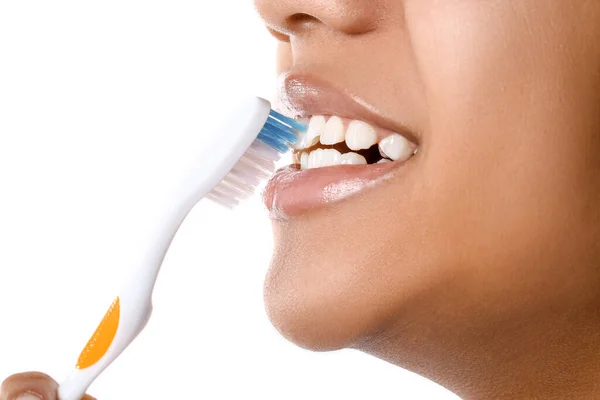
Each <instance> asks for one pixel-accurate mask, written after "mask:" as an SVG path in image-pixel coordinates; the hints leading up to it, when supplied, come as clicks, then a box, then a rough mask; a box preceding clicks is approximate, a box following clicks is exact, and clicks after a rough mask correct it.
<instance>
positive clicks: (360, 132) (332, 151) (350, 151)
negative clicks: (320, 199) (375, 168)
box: [294, 115, 418, 170]
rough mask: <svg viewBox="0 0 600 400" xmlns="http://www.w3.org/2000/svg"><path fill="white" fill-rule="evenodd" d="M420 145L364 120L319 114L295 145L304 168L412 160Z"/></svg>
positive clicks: (312, 119) (311, 120)
mask: <svg viewBox="0 0 600 400" xmlns="http://www.w3.org/2000/svg"><path fill="white" fill-rule="evenodd" d="M417 150H418V146H417V145H416V144H415V143H412V142H411V141H410V140H409V139H407V138H406V137H404V136H402V135H401V134H399V133H395V132H391V131H388V130H385V129H382V128H378V127H376V126H373V125H371V124H369V123H367V122H364V121H361V120H351V119H348V118H342V117H338V116H324V115H316V116H313V117H311V118H309V123H308V130H307V131H306V133H304V134H303V135H302V136H301V137H300V139H299V140H298V142H297V143H296V146H295V152H294V162H295V164H296V165H300V169H302V170H308V169H313V168H323V167H332V166H336V165H367V164H382V163H387V162H392V161H397V162H399V163H403V162H406V161H408V159H410V158H411V157H412V156H413V155H414V154H415V153H416V152H417Z"/></svg>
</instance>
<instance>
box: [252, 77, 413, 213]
mask: <svg viewBox="0 0 600 400" xmlns="http://www.w3.org/2000/svg"><path fill="white" fill-rule="evenodd" d="M282 82H283V88H282V90H281V91H280V96H282V98H281V99H280V103H282V104H283V105H284V109H282V110H281V111H283V112H284V113H285V114H287V115H292V116H296V117H297V118H298V119H299V120H300V121H302V122H304V123H306V124H307V125H308V129H307V131H306V132H305V133H304V134H302V135H301V137H300V138H299V140H298V142H297V143H296V144H295V146H294V152H293V162H292V164H291V165H289V166H288V167H286V168H283V169H281V170H280V171H278V172H277V173H276V174H275V176H274V177H273V178H272V179H271V180H270V181H269V182H268V184H267V186H266V188H265V191H264V192H263V200H264V203H265V205H266V207H267V209H268V210H269V211H270V212H271V218H273V219H287V218H290V217H294V216H298V215H301V214H303V213H305V212H307V211H311V210H315V209H318V208H321V207H324V206H328V205H331V204H333V203H338V202H341V201H342V200H345V199H348V198H350V197H353V196H354V195H357V194H359V193H362V192H364V191H366V190H367V189H369V188H371V187H373V186H375V185H377V184H378V183H380V182H382V181H385V180H387V179H388V178H390V177H392V176H393V175H394V172H395V171H396V170H403V169H404V168H401V167H403V166H404V165H406V164H412V162H410V161H412V159H413V158H416V155H417V154H418V153H419V142H418V140H417V138H416V135H414V134H413V133H412V132H410V131H409V130H408V129H406V128H405V127H403V126H402V125H399V124H395V123H393V122H391V121H389V120H386V119H384V118H382V117H380V116H379V115H378V114H377V113H376V112H374V111H373V108H371V107H368V106H365V105H364V102H361V101H360V100H357V99H356V98H352V96H350V95H348V94H346V93H344V92H343V91H340V90H336V89H334V88H331V87H330V86H328V85H327V84H326V83H323V82H319V81H318V80H316V79H313V78H310V77H308V78H307V77H305V76H292V75H287V76H285V77H284V79H283V80H282Z"/></svg>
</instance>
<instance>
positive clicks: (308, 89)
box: [276, 71, 420, 145]
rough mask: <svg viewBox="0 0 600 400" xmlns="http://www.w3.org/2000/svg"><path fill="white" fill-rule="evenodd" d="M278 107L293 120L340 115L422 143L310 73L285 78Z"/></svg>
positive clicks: (398, 124) (288, 74)
mask: <svg viewBox="0 0 600 400" xmlns="http://www.w3.org/2000/svg"><path fill="white" fill-rule="evenodd" d="M276 105H277V107H278V109H279V110H280V111H281V112H282V113H284V114H287V115H289V116H292V117H297V118H305V117H310V116H313V115H336V116H338V117H343V118H348V119H354V120H361V121H364V122H368V123H371V124H373V125H375V126H378V127H380V128H383V129H387V130H390V131H393V132H397V133H399V134H401V135H402V136H404V137H406V138H407V139H408V140H410V141H411V142H413V143H415V144H417V145H418V144H419V142H420V140H419V137H418V135H417V134H415V133H414V132H412V131H411V130H410V129H409V128H408V127H407V126H406V125H404V124H402V123H401V122H398V121H393V120H391V119H388V118H385V117H384V116H382V115H381V114H380V113H378V112H377V109H376V107H374V106H373V105H371V104H368V103H366V102H365V101H364V100H362V99H361V98H360V97H358V96H357V95H354V94H352V93H348V92H347V91H344V90H342V89H339V88H336V87H335V86H334V85H333V84H331V83H330V82H326V81H324V80H322V79H320V78H319V77H318V76H315V75H310V74H308V73H304V72H297V71H288V72H285V73H283V74H281V75H280V76H279V81H278V91H277V101H276Z"/></svg>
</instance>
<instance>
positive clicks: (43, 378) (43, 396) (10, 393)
mask: <svg viewBox="0 0 600 400" xmlns="http://www.w3.org/2000/svg"><path fill="white" fill-rule="evenodd" d="M57 389H58V383H56V381H55V380H54V379H52V378H50V377H49V376H48V375H46V374H42V373H41V372H25V373H23V374H16V375H13V376H11V377H9V378H7V379H6V380H5V381H4V382H3V383H2V388H1V389H0V400H57V399H58V394H57V392H56V390H57ZM81 400H94V398H93V397H91V396H88V395H85V396H83V398H82V399H81Z"/></svg>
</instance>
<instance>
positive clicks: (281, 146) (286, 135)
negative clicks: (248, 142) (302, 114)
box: [257, 110, 307, 153]
mask: <svg viewBox="0 0 600 400" xmlns="http://www.w3.org/2000/svg"><path fill="white" fill-rule="evenodd" d="M306 129H307V127H306V125H304V124H302V123H300V122H298V121H295V120H293V119H292V118H288V117H286V116H284V115H282V114H280V113H278V112H276V111H273V110H271V113H270V115H269V118H268V119H267V122H266V123H265V126H264V127H263V129H262V130H261V131H260V133H259V134H258V138H257V139H258V140H260V141H261V142H263V143H265V144H267V145H268V146H270V147H272V148H274V149H275V150H277V151H278V152H280V153H286V152H287V151H289V150H290V149H291V147H292V146H293V145H294V143H296V141H297V140H298V132H299V131H300V132H305V131H306Z"/></svg>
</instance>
